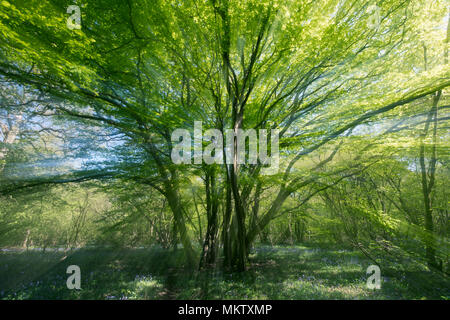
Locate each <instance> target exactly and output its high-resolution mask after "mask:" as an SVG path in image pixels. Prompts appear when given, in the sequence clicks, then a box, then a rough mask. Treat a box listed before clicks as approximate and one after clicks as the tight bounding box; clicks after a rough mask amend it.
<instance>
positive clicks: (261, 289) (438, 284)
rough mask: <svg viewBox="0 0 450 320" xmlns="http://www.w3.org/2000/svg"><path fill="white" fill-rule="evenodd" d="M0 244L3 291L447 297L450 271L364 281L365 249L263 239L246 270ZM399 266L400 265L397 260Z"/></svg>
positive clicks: (55, 295)
mask: <svg viewBox="0 0 450 320" xmlns="http://www.w3.org/2000/svg"><path fill="white" fill-rule="evenodd" d="M63 257H64V253H62V252H46V253H42V252H35V251H28V252H26V251H22V252H1V253H0V299H448V298H449V296H450V294H449V291H450V283H449V281H448V279H444V278H442V277H441V276H438V275H435V274H433V273H430V272H427V271H426V270H420V269H417V268H415V269H413V268H412V267H411V269H410V270H407V271H402V272H395V273H392V270H391V271H390V272H389V276H386V275H383V270H381V275H382V278H383V280H382V287H381V289H380V290H370V289H368V288H367V287H366V279H367V277H368V275H366V269H367V267H368V266H369V265H370V264H371V262H370V261H368V260H366V259H365V258H364V256H362V255H361V254H360V253H359V252H356V251H348V250H333V249H323V248H322V249H319V248H307V247H300V246H292V247H258V248H256V249H255V250H253V252H252V253H251V255H250V262H251V265H250V267H249V270H248V271H246V272H243V273H223V272H222V271H221V270H220V269H219V268H217V269H214V268H213V269H210V270H207V271H203V272H200V273H199V272H188V271H186V270H185V269H183V257H182V251H181V250H178V251H176V252H174V251H169V250H163V249H159V248H151V249H117V250H113V249H81V250H77V251H75V252H73V253H72V254H70V255H69V256H68V257H66V258H65V259H62V258H63ZM72 264H75V265H78V266H80V268H81V290H69V289H67V287H66V280H67V277H68V276H69V275H67V274H66V268H67V266H69V265H72ZM393 270H394V268H393Z"/></svg>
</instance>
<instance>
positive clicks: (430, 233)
mask: <svg viewBox="0 0 450 320" xmlns="http://www.w3.org/2000/svg"><path fill="white" fill-rule="evenodd" d="M440 97H441V91H439V92H436V94H435V96H434V98H433V106H432V108H431V110H430V111H429V113H428V117H427V122H426V124H425V129H424V132H423V134H422V137H421V144H420V158H419V162H420V168H421V176H422V193H423V199H424V205H425V230H426V234H425V236H424V240H425V251H426V253H425V254H426V258H427V262H428V267H429V268H430V269H440V267H439V265H438V263H437V261H436V256H435V255H436V239H435V235H434V225H433V202H432V191H433V187H434V181H435V171H436V161H437V158H436V132H437V111H438V103H439V99H440ZM433 118H434V121H433V145H432V152H431V158H430V162H429V174H428V173H427V168H426V165H425V142H424V140H425V138H426V136H427V133H428V129H429V126H430V122H431V121H432V119H433Z"/></svg>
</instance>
